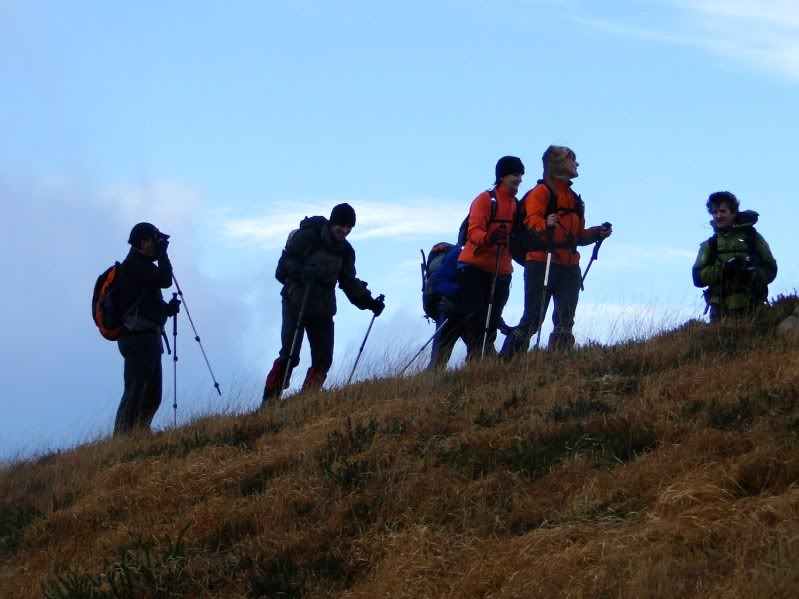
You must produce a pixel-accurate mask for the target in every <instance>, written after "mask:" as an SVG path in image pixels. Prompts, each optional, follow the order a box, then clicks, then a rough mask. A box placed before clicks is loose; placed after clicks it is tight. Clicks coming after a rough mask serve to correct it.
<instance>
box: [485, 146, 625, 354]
mask: <svg viewBox="0 0 799 599" xmlns="http://www.w3.org/2000/svg"><path fill="white" fill-rule="evenodd" d="M542 161H543V163H544V176H543V179H541V180H540V181H538V184H537V185H536V186H535V187H534V188H533V189H531V190H530V191H529V192H527V194H525V196H524V200H523V207H522V209H523V210H524V213H525V219H524V224H525V226H526V227H527V229H528V230H529V231H530V232H531V233H532V234H533V235H535V236H537V237H538V239H542V240H546V247H547V249H545V250H532V251H530V252H528V253H527V255H526V256H525V259H526V261H525V268H524V313H523V315H522V318H521V321H520V322H519V324H518V325H517V326H515V327H511V328H509V329H508V330H507V333H506V334H507V337H506V338H505V342H504V343H503V344H502V349H501V351H500V355H501V356H502V357H503V358H506V359H510V358H511V357H513V355H515V354H516V353H517V352H519V351H527V348H528V347H529V344H530V339H531V338H532V336H533V335H534V334H535V333H536V332H537V331H538V326H539V322H538V321H539V318H540V314H541V300H542V299H544V301H545V307H544V311H545V312H546V306H548V305H549V299H550V298H551V297H553V298H554V300H555V311H554V313H553V315H552V322H553V324H554V325H555V330H554V331H553V332H552V334H551V335H550V336H549V347H550V348H553V349H557V348H566V349H568V348H571V347H572V346H573V345H574V335H572V327H573V326H574V315H575V312H576V309H577V300H578V298H579V295H580V287H581V285H582V275H581V272H580V253H579V252H578V251H577V247H578V246H582V245H590V244H592V243H594V242H596V241H599V240H600V239H605V238H607V237H610V235H611V234H612V233H613V229H612V228H611V227H610V226H609V225H608V226H604V225H603V226H601V227H590V228H588V229H586V228H585V216H584V212H585V205H584V204H583V201H582V199H581V198H580V196H579V195H577V194H576V193H574V192H573V191H572V189H571V186H572V179H574V178H575V177H577V176H578V175H577V167H578V166H579V163H578V162H577V157H576V155H575V154H574V152H573V151H572V150H571V149H569V148H567V147H564V146H549V147H548V148H547V150H546V152H544V155H543V157H542ZM553 200H554V201H553ZM552 208H554V211H551V209H552ZM548 251H551V252H552V262H551V266H550V272H549V279H548V282H547V293H546V298H543V295H544V275H545V271H546V261H547V253H548Z"/></svg>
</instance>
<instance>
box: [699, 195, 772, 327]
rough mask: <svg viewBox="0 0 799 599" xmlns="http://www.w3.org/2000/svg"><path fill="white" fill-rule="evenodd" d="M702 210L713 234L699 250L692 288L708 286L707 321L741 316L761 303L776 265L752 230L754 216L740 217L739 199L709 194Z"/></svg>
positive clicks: (755, 220)
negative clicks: (694, 286) (707, 216)
mask: <svg viewBox="0 0 799 599" xmlns="http://www.w3.org/2000/svg"><path fill="white" fill-rule="evenodd" d="M706 207H707V211H708V212H709V213H710V214H711V215H712V216H713V220H712V221H710V225H711V226H712V227H713V231H714V235H713V236H712V237H711V238H710V239H708V240H707V241H704V242H702V244H701V245H700V246H699V254H698V255H697V257H696V262H695V263H694V267H693V273H692V274H693V279H694V285H696V286H697V287H707V290H706V291H705V301H706V302H707V305H708V307H709V308H710V321H711V322H716V321H718V320H719V319H721V318H723V317H727V316H745V315H747V314H750V313H751V312H752V311H753V310H754V309H755V308H757V307H758V306H761V305H763V304H764V303H765V301H766V299H767V298H768V285H769V283H771V282H772V281H773V280H774V279H775V278H776V276H777V261H776V260H775V259H774V256H772V255H771V250H770V249H769V246H768V243H766V240H765V239H763V236H762V235H760V233H758V232H757V231H756V230H755V228H754V225H755V223H756V222H757V219H758V216H759V215H758V213H757V212H754V211H753V210H744V211H743V212H739V211H738V208H739V202H738V198H736V197H735V195H734V194H732V193H730V192H728V191H717V192H716V193H712V194H710V197H709V198H708V200H707V204H706Z"/></svg>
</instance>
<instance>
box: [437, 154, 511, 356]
mask: <svg viewBox="0 0 799 599" xmlns="http://www.w3.org/2000/svg"><path fill="white" fill-rule="evenodd" d="M494 175H495V179H494V187H493V188H492V189H489V190H487V191H484V192H482V193H481V194H480V195H478V196H477V197H476V198H475V199H474V201H473V202H472V204H471V206H470V208H469V216H468V218H467V220H466V221H465V223H464V225H462V229H463V230H464V235H463V242H464V243H463V249H462V250H461V252H460V255H459V256H458V282H459V284H460V295H459V302H458V316H457V319H458V320H460V324H459V325H458V326H457V327H453V330H452V331H450V332H449V335H448V336H447V337H446V339H444V338H442V346H443V347H444V348H445V350H444V351H445V352H446V351H447V350H446V348H449V351H450V352H451V346H452V345H454V343H455V341H456V340H457V335H460V336H461V337H462V339H463V341H464V342H465V343H466V360H467V361H471V360H474V359H479V358H483V357H486V356H496V353H497V352H496V348H495V347H494V342H495V341H496V337H497V328H498V327H499V322H500V319H501V318H502V310H503V308H504V307H505V304H506V303H507V301H508V296H509V295H510V282H511V275H512V274H513V263H512V260H511V255H510V251H509V250H508V236H509V235H510V232H511V227H512V225H513V221H514V218H515V216H516V194H517V193H518V191H519V185H520V184H521V182H522V175H524V164H522V161H521V160H520V159H519V158H517V157H516V156H503V157H502V158H500V159H499V160H498V161H497V164H496V167H495V168H494ZM445 355H446V357H449V356H448V354H446V353H444V352H442V353H441V358H440V360H443V357H444V356H445Z"/></svg>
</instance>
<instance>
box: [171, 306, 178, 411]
mask: <svg viewBox="0 0 799 599" xmlns="http://www.w3.org/2000/svg"><path fill="white" fill-rule="evenodd" d="M177 298H178V294H177V293H173V294H172V299H177ZM172 386H173V389H172V409H173V410H174V414H175V419H174V424H175V426H177V425H178V315H177V313H176V314H173V315H172Z"/></svg>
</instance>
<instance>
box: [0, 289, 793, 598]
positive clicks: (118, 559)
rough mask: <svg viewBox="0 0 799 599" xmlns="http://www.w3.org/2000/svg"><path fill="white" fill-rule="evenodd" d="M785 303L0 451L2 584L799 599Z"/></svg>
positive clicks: (228, 591)
mask: <svg viewBox="0 0 799 599" xmlns="http://www.w3.org/2000/svg"><path fill="white" fill-rule="evenodd" d="M794 303H795V298H789V299H785V300H782V301H780V302H778V303H777V304H776V305H775V306H773V307H771V308H770V309H769V310H768V311H767V313H766V314H764V315H763V316H762V317H761V318H760V319H759V320H758V321H756V322H754V323H745V324H739V325H724V326H707V325H703V324H700V323H687V324H686V325H684V326H683V327H681V328H679V329H677V330H674V331H669V332H666V333H663V334H661V335H659V336H657V337H655V338H652V339H649V340H647V341H645V342H634V343H633V342H631V343H627V344H624V345H620V346H613V347H601V346H595V347H585V348H581V349H579V350H577V351H574V352H572V353H568V354H550V353H543V352H542V353H540V354H530V355H528V356H525V357H522V358H521V359H519V360H518V361H516V362H514V363H512V364H497V363H484V364H478V365H474V366H471V367H468V368H464V369H461V370H457V371H449V372H446V373H440V374H421V375H419V376H416V377H414V378H409V379H402V380H400V379H385V380H378V381H372V382H366V383H361V384H358V385H353V386H352V387H349V388H345V389H339V390H333V391H327V392H321V393H316V394H309V395H305V396H296V397H293V398H290V399H289V401H287V402H285V403H283V404H281V405H275V406H272V407H269V408H268V409H266V410H264V411H262V412H259V413H254V414H245V415H241V416H238V417H232V416H231V417H216V418H207V419H203V420H200V421H197V422H195V423H193V424H192V425H190V426H187V427H184V428H181V429H179V430H173V431H167V432H162V433H158V434H155V435H149V436H142V437H135V438H129V439H121V440H109V441H104V442H101V443H96V444H92V445H88V446H84V447H80V448H78V449H76V450H74V451H69V452H65V453H61V454H58V455H52V456H46V457H42V458H39V459H37V460H32V461H29V462H22V463H15V464H11V465H7V466H6V467H4V468H3V469H2V471H0V597H3V598H10V597H13V598H27V597H51V598H55V597H73V598H76V597H98V598H106V597H120V598H121V597H127V598H132V597H136V598H138V597H220V598H229V597H230V598H232V597H267V598H278V597H280V598H300V597H329V598H333V597H335V598H344V597H347V598H353V599H355V598H364V599H365V598H377V597H381V598H382V597H392V598H400V597H408V598H428V597H429V598H455V597H458V598H461V597H462V598H466V597H468V598H473V597H486V598H488V597H491V598H500V597H501V598H511V597H518V598H530V597H547V598H549V597H564V598H565V597H571V598H580V597H596V598H605V597H607V598H611V597H625V598H649V597H652V598H654V597H658V598H669V597H681V598H682V597H718V598H728V597H730V598H731V597H757V598H758V599H762V598H765V597H796V596H799V565H797V564H799V484H797V483H799V340H797V339H796V338H794V339H783V338H777V337H776V335H775V334H774V332H773V331H774V325H775V324H776V322H778V321H779V320H780V319H781V318H782V317H783V316H785V315H787V313H788V312H789V311H790V310H791V309H792V308H793V304H794Z"/></svg>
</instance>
